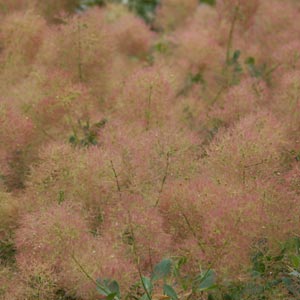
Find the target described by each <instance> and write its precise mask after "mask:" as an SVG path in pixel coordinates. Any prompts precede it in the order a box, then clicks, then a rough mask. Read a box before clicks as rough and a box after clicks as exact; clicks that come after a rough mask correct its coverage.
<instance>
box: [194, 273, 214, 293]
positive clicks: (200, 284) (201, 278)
mask: <svg viewBox="0 0 300 300" xmlns="http://www.w3.org/2000/svg"><path fill="white" fill-rule="evenodd" d="M215 277H216V274H215V272H214V271H213V270H208V271H207V272H205V273H204V274H200V275H198V276H197V277H196V279H195V284H196V290H197V291H201V292H203V291H207V290H210V289H213V288H215V287H216V283H215V282H216V278H215Z"/></svg>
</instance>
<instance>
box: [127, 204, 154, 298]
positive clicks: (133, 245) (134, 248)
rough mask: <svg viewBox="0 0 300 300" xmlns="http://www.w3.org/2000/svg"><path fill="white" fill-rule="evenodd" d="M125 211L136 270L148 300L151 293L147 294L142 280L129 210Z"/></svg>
mask: <svg viewBox="0 0 300 300" xmlns="http://www.w3.org/2000/svg"><path fill="white" fill-rule="evenodd" d="M127 213H128V219H129V230H130V234H131V237H132V251H133V255H134V256H135V259H136V266H137V270H138V273H139V277H140V280H141V282H142V286H143V289H144V290H145V292H146V295H147V297H148V300H151V299H152V298H151V295H150V294H149V292H148V289H147V288H146V286H145V283H144V280H143V275H142V271H141V267H140V258H139V255H138V253H137V248H136V240H135V236H134V231H133V226H132V222H131V214H130V211H129V210H128V211H127Z"/></svg>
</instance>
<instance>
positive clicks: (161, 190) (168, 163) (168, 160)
mask: <svg viewBox="0 0 300 300" xmlns="http://www.w3.org/2000/svg"><path fill="white" fill-rule="evenodd" d="M169 165H170V151H168V152H167V162H166V168H165V174H164V176H163V179H162V181H161V186H160V189H159V192H158V197H157V200H156V202H155V205H154V207H156V206H157V205H158V203H159V200H160V196H161V193H162V192H163V189H164V185H165V183H166V180H167V177H168V171H169Z"/></svg>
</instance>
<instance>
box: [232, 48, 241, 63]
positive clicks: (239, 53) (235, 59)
mask: <svg viewBox="0 0 300 300" xmlns="http://www.w3.org/2000/svg"><path fill="white" fill-rule="evenodd" d="M240 55H241V51H240V50H235V51H234V53H233V56H232V61H233V62H235V63H236V62H237V61H238V59H239V57H240Z"/></svg>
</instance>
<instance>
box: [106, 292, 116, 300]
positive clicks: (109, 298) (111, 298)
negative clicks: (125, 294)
mask: <svg viewBox="0 0 300 300" xmlns="http://www.w3.org/2000/svg"><path fill="white" fill-rule="evenodd" d="M116 296H117V294H116V293H111V294H109V295H107V297H106V300H114V299H115V297H116Z"/></svg>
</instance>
